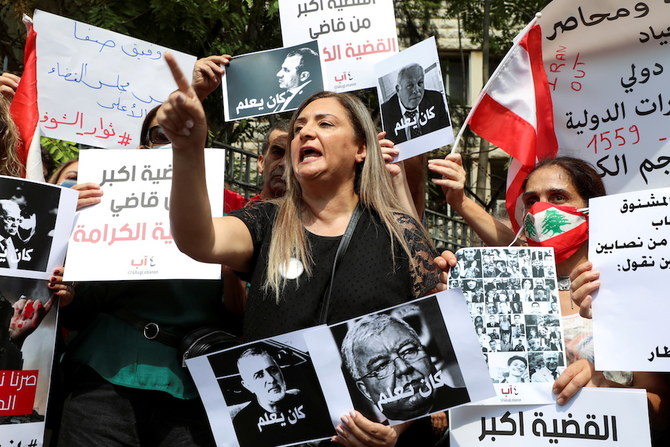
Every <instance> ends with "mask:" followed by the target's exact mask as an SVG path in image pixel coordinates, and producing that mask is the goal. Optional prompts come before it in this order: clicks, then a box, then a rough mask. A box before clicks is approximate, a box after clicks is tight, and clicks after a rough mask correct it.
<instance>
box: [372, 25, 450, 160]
mask: <svg viewBox="0 0 670 447" xmlns="http://www.w3.org/2000/svg"><path fill="white" fill-rule="evenodd" d="M375 75H376V76H377V77H378V78H379V79H378V84H377V94H378V97H379V100H380V103H381V113H382V127H383V129H384V130H385V131H386V138H388V139H390V140H392V141H393V142H394V143H396V147H397V148H398V149H399V150H400V154H399V155H398V158H397V160H398V161H400V160H404V159H406V158H410V157H414V156H415V155H419V154H422V153H425V152H429V151H431V150H433V149H435V148H438V147H441V146H444V145H447V144H450V143H452V142H453V141H454V132H453V130H452V128H451V120H450V119H449V111H448V109H447V99H446V97H445V95H444V82H443V81H442V79H443V78H442V73H441V71H440V60H439V57H438V55H437V46H436V45H435V38H434V37H431V38H429V39H426V40H424V41H423V42H420V43H418V44H416V45H414V46H412V47H411V48H408V49H406V50H404V51H403V52H401V53H400V54H397V55H394V56H391V57H389V58H387V59H384V60H383V61H381V62H379V63H377V64H376V65H375Z"/></svg>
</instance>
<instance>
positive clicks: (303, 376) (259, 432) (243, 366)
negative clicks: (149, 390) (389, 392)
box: [187, 331, 335, 447]
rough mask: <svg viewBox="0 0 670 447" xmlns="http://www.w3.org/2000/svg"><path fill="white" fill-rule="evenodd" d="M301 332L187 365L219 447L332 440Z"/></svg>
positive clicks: (198, 359) (322, 400)
mask: <svg viewBox="0 0 670 447" xmlns="http://www.w3.org/2000/svg"><path fill="white" fill-rule="evenodd" d="M303 332H304V331H297V332H293V333H289V334H285V335H282V336H279V337H274V338H270V339H265V340H261V341H258V342H253V343H248V344H245V345H241V346H238V347H235V348H232V349H228V350H224V351H221V352H218V353H214V354H211V355H208V356H203V357H197V358H195V359H191V360H188V361H187V364H188V367H189V370H190V372H191V375H192V376H193V379H194V381H195V383H196V385H197V386H198V389H199V392H200V395H201V396H202V400H203V403H204V404H205V408H206V409H207V414H208V416H209V418H210V423H211V426H212V431H213V433H214V438H215V439H216V442H217V445H218V446H241V447H256V446H283V445H291V444H296V443H302V442H307V441H312V440H317V439H325V438H330V437H331V436H333V435H335V428H334V426H333V424H332V422H331V418H330V416H329V409H328V406H327V405H326V401H325V398H324V395H323V393H322V391H321V387H320V385H319V380H318V379H317V376H316V372H315V370H314V366H313V365H312V361H311V358H310V354H309V352H308V351H307V348H306V345H305V341H304V338H303Z"/></svg>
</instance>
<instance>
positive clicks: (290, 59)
mask: <svg viewBox="0 0 670 447" xmlns="http://www.w3.org/2000/svg"><path fill="white" fill-rule="evenodd" d="M301 64H302V56H300V55H299V54H294V55H293V56H287V57H286V59H284V63H283V64H281V68H280V69H279V71H278V72H277V78H278V80H279V87H280V88H285V89H287V90H288V89H292V88H295V87H297V86H299V85H300V65H301Z"/></svg>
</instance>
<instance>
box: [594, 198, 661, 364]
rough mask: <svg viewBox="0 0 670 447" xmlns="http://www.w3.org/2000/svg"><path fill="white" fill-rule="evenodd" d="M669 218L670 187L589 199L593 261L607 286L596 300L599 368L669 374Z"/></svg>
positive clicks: (595, 329)
mask: <svg viewBox="0 0 670 447" xmlns="http://www.w3.org/2000/svg"><path fill="white" fill-rule="evenodd" d="M669 215H670V189H668V188H664V189H655V190H646V191H637V192H632V193H626V194H616V195H611V196H606V197H599V198H597V199H591V200H590V201H589V216H590V217H589V259H590V260H591V261H592V262H593V265H594V266H595V268H596V269H598V270H599V271H600V272H601V275H600V280H601V284H602V285H601V287H600V290H599V291H598V294H597V297H596V298H595V299H594V300H593V314H594V319H593V337H594V340H595V360H596V361H595V365H596V368H597V369H598V370H610V371H615V370H625V371H670V353H669V352H668V348H667V345H668V344H669V343H668V340H669V339H670V328H668V324H667V319H666V318H665V314H666V313H668V312H669V311H670V307H669V306H668V301H667V299H666V293H665V284H666V279H667V272H668V268H669V267H670V247H669V246H668V241H670V218H669V217H668V216H669ZM612 222H616V223H617V224H616V225H612ZM631 297H635V302H634V303H631ZM650 328H652V329H653V330H650Z"/></svg>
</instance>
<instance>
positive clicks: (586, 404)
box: [449, 388, 651, 447]
mask: <svg viewBox="0 0 670 447" xmlns="http://www.w3.org/2000/svg"><path fill="white" fill-rule="evenodd" d="M449 420H450V427H451V445H452V446H454V447H466V446H467V447H472V446H482V447H485V446H491V447H506V446H510V447H519V446H520V447H523V446H529V447H530V446H532V447H535V446H538V445H552V444H557V445H561V446H564V447H565V446H567V447H579V446H605V445H607V446H611V445H635V446H640V447H643V446H650V445H651V439H650V436H649V417H648V414H647V396H646V393H645V391H644V390H622V389H612V388H583V389H582V390H581V391H580V392H579V394H577V395H576V396H575V397H574V398H572V400H570V401H569V402H568V403H567V404H566V405H565V406H562V407H561V406H559V405H557V404H551V405H543V406H540V407H538V406H534V407H529V406H521V407H514V409H512V410H510V409H509V408H505V407H500V406H496V407H483V406H466V407H460V408H456V409H454V410H451V411H450V412H449ZM540 442H541V443H542V444H540Z"/></svg>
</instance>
